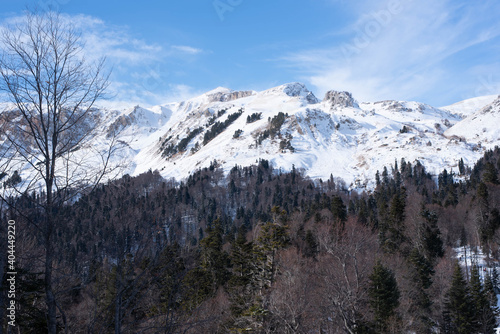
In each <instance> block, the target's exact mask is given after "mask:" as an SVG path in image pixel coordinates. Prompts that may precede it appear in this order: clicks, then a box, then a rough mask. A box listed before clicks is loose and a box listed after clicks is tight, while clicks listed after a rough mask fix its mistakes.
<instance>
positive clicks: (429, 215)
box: [420, 205, 444, 263]
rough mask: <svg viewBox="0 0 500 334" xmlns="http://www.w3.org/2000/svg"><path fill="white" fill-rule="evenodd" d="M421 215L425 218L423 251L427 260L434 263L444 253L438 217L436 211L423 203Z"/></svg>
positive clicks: (422, 241)
mask: <svg viewBox="0 0 500 334" xmlns="http://www.w3.org/2000/svg"><path fill="white" fill-rule="evenodd" d="M420 214H421V216H422V218H423V219H424V221H423V224H422V225H421V236H422V240H421V244H422V247H423V253H424V255H425V256H426V258H427V260H428V261H430V262H431V263H433V262H434V261H435V260H436V259H437V258H439V257H442V256H443V255H444V250H443V241H442V240H441V232H440V231H439V227H438V226H437V223H438V217H437V215H436V213H435V212H430V211H429V210H428V209H426V208H425V206H423V205H422V211H421V213H420Z"/></svg>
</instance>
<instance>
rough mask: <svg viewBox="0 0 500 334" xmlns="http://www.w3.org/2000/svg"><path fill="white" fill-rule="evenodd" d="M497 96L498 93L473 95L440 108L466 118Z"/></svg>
mask: <svg viewBox="0 0 500 334" xmlns="http://www.w3.org/2000/svg"><path fill="white" fill-rule="evenodd" d="M496 98H497V95H486V96H479V97H473V98H471V99H467V100H463V101H460V102H457V103H454V104H452V105H449V106H445V107H441V108H440V109H444V110H448V111H449V112H451V113H452V114H454V115H457V116H459V117H461V118H465V117H467V116H469V115H472V114H473V113H475V112H477V111H479V110H481V109H483V108H484V107H485V106H487V105H488V104H490V103H492V102H493V101H494V100H496Z"/></svg>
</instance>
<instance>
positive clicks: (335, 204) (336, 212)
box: [332, 196, 347, 222]
mask: <svg viewBox="0 0 500 334" xmlns="http://www.w3.org/2000/svg"><path fill="white" fill-rule="evenodd" d="M332 213H333V217H334V218H335V219H337V220H339V221H340V222H345V221H346V220H347V209H346V206H345V204H344V201H342V198H341V197H340V196H334V197H333V200H332Z"/></svg>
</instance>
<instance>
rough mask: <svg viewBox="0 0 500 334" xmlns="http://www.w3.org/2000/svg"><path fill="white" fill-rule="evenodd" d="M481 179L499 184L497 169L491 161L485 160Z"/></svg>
mask: <svg viewBox="0 0 500 334" xmlns="http://www.w3.org/2000/svg"><path fill="white" fill-rule="evenodd" d="M483 181H484V182H487V183H488V182H489V183H493V184H499V183H500V182H499V181H498V171H497V169H496V167H495V165H494V164H492V163H491V162H487V163H486V165H485V166H484V174H483Z"/></svg>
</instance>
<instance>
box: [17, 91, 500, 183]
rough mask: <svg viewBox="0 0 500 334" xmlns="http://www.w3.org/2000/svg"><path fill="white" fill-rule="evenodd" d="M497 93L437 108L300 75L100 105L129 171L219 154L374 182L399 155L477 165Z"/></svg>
mask: <svg viewBox="0 0 500 334" xmlns="http://www.w3.org/2000/svg"><path fill="white" fill-rule="evenodd" d="M491 100H492V98H491V97H480V98H477V99H476V100H475V101H476V102H474V99H469V100H467V101H465V102H463V101H462V102H463V103H462V104H460V102H459V103H458V104H454V105H452V106H451V107H450V106H448V107H441V108H435V107H433V106H430V105H427V104H424V103H419V102H414V101H396V100H386V101H378V102H358V101H357V100H356V99H355V97H354V96H353V95H352V94H351V93H349V92H345V91H334V90H331V91H328V92H327V93H326V94H325V97H324V98H323V99H322V100H320V99H318V98H317V97H316V96H315V95H314V93H313V92H311V91H310V90H309V89H308V88H307V87H306V85H304V84H302V83H297V82H294V83H288V84H284V85H280V86H277V87H273V88H270V89H267V90H264V91H260V92H257V91H252V90H246V91H245V90H243V91H235V90H231V89H228V88H223V87H218V88H216V89H214V90H212V91H209V92H206V93H204V94H202V95H200V96H197V97H194V98H192V99H188V100H186V101H180V102H172V103H166V104H162V105H158V106H154V107H151V108H143V107H140V106H135V107H133V108H129V109H126V110H124V111H122V112H118V111H113V110H105V109H102V110H101V112H102V113H103V114H104V115H106V119H107V121H106V123H105V124H104V128H103V132H106V131H107V132H109V131H110V129H120V131H121V138H120V140H121V141H122V143H124V144H125V148H124V151H123V152H122V153H121V155H120V159H122V160H121V161H128V167H127V169H126V171H125V172H126V173H128V174H131V175H137V174H140V173H143V172H146V171H148V170H149V169H152V170H156V169H157V170H159V171H160V173H161V175H162V176H163V177H165V178H176V179H178V180H180V179H184V178H186V177H187V176H188V175H189V174H191V173H192V172H194V171H195V170H197V169H200V168H204V167H209V166H210V165H213V164H214V163H215V164H216V165H218V166H220V167H222V168H223V170H224V171H225V172H228V171H229V170H230V169H231V168H232V167H234V166H235V165H240V166H246V165H251V164H254V163H255V162H256V161H258V160H259V159H266V160H269V161H270V162H271V163H272V164H274V165H275V167H276V168H278V169H279V168H283V170H290V169H292V168H294V167H295V168H297V169H302V170H303V171H304V173H305V174H307V175H309V176H310V177H312V178H322V179H327V178H329V177H330V176H333V177H337V178H342V179H343V180H345V182H346V183H347V186H348V187H350V188H353V189H354V188H358V189H373V188H374V182H375V181H374V175H375V173H376V171H377V170H379V171H381V170H382V169H383V168H384V166H387V167H388V166H391V165H392V164H394V161H399V160H400V159H402V158H403V159H405V161H407V162H410V163H412V164H413V163H417V162H418V163H421V164H423V165H424V166H425V167H426V169H427V170H428V171H430V172H431V173H432V174H438V173H439V172H441V171H442V170H443V169H445V168H446V169H452V170H453V169H455V170H456V169H457V165H458V161H459V160H460V159H461V158H463V160H464V162H465V163H466V164H467V165H472V164H474V163H475V161H476V160H477V159H479V158H480V156H481V155H482V154H483V152H484V151H485V150H487V149H491V148H493V147H494V146H495V145H498V143H499V142H500V132H499V131H497V130H496V129H495V126H494V124H499V121H500V100H499V99H498V98H496V99H494V100H493V101H491ZM480 104H484V105H483V106H482V108H479V107H478V106H479V105H480ZM453 106H454V107H453ZM488 108H489V109H488ZM495 122H496V123H495ZM476 123H477V124H476ZM483 123H484V124H483ZM485 124H487V126H486V125H485ZM94 142H95V145H96V146H99V145H102V144H103V143H105V142H106V139H105V138H102V137H101V138H95V140H94ZM26 168H27V166H20V170H23V169H26Z"/></svg>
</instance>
